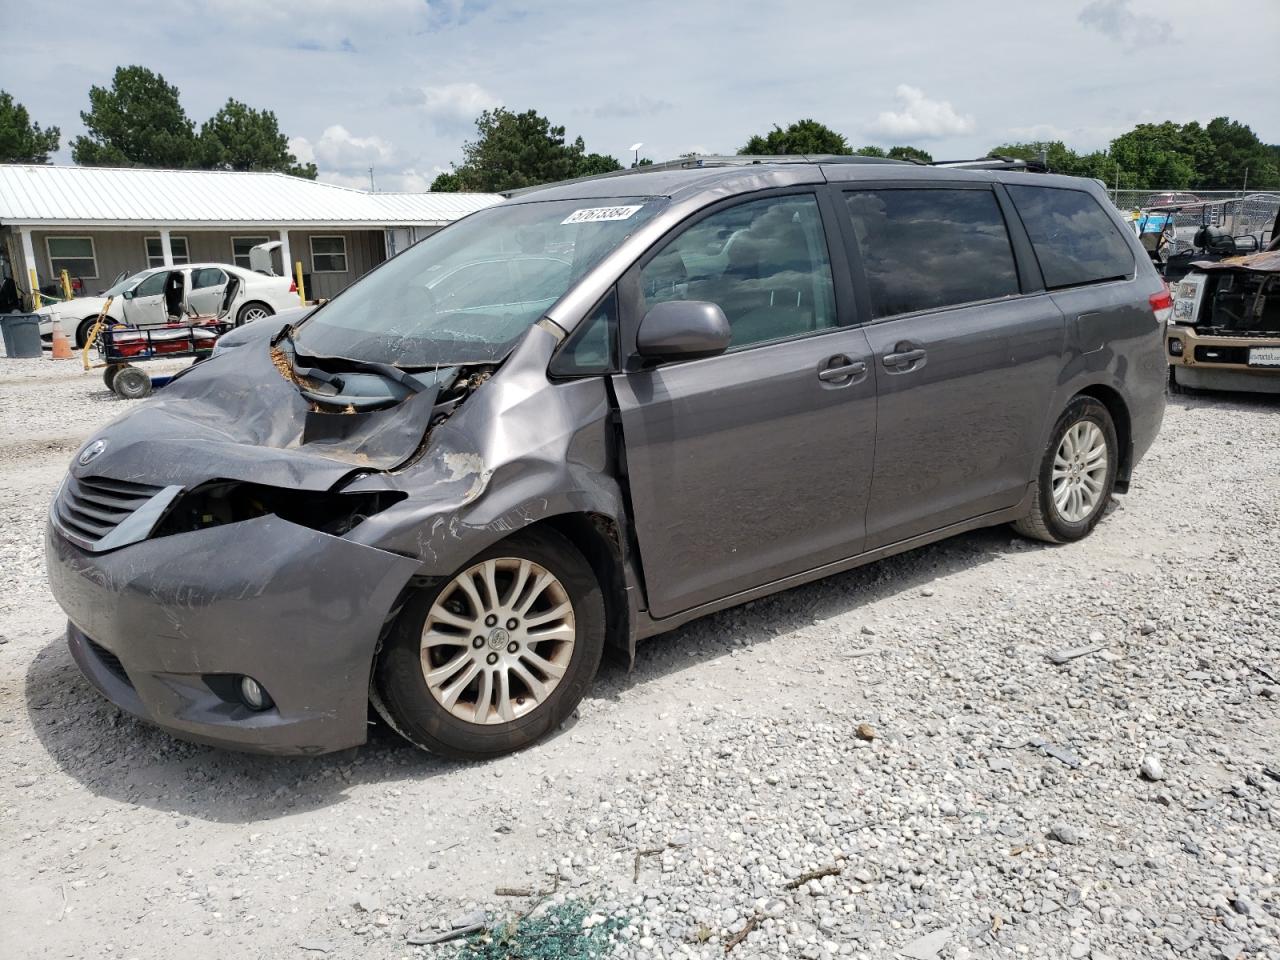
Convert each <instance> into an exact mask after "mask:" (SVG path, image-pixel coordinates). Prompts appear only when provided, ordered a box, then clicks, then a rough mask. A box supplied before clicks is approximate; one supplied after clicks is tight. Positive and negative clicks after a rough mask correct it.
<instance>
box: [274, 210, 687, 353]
mask: <svg viewBox="0 0 1280 960" xmlns="http://www.w3.org/2000/svg"><path fill="white" fill-rule="evenodd" d="M665 202H666V201H665V200H652V199H649V200H646V199H628V198H620V199H592V200H553V201H547V202H543V203H524V204H509V205H508V204H499V205H498V206H495V207H490V208H489V209H487V210H481V211H480V212H478V213H473V214H472V215H471V216H469V217H467V218H465V219H464V220H460V221H459V222H458V223H456V224H454V225H453V226H451V227H449V228H448V229H446V230H442V231H440V232H439V233H435V234H432V235H431V236H429V237H427V238H426V239H425V240H422V241H421V242H419V243H416V244H414V245H413V246H412V247H410V248H409V249H408V250H406V251H405V252H404V253H402V254H400V255H399V256H397V257H395V258H394V259H392V260H391V261H390V262H389V263H386V264H384V265H383V266H381V267H379V268H378V269H377V270H376V271H374V272H373V273H371V274H369V275H368V276H367V277H365V278H363V279H362V280H360V281H359V282H357V283H355V284H353V285H352V286H351V287H349V288H348V289H347V290H345V291H343V293H342V295H341V296H339V297H337V298H336V299H334V300H333V301H331V302H330V303H328V304H325V305H324V306H323V307H321V308H320V309H319V310H317V311H316V312H315V313H313V314H312V315H311V316H310V317H308V318H307V319H306V320H305V321H303V322H302V323H301V324H300V325H299V327H298V333H297V336H296V337H295V342H296V343H297V346H298V350H299V352H301V353H304V354H309V355H311V356H318V357H346V358H348V359H352V360H364V361H371V362H376V363H391V364H395V365H396V366H400V367H428V366H435V365H437V364H451V365H452V364H460V363H485V362H491V361H496V360H500V359H502V357H504V356H505V355H506V354H507V352H508V351H509V350H510V349H511V347H512V346H514V345H515V342H516V341H517V340H518V339H519V338H520V336H521V335H522V334H523V333H524V332H525V331H526V330H527V329H528V328H529V327H530V326H532V325H533V324H534V323H535V322H537V320H538V319H539V318H540V317H541V316H542V315H543V314H545V313H546V312H547V309H548V308H549V307H550V306H551V305H552V304H554V303H555V302H556V301H557V300H559V299H560V298H561V297H562V296H564V293H565V291H567V290H568V289H569V287H570V286H572V285H573V284H574V283H576V282H577V281H578V280H579V279H581V278H582V276H583V275H584V274H586V273H587V272H588V271H589V270H590V269H591V268H592V267H594V266H595V265H596V264H597V263H599V262H600V261H601V260H602V259H604V257H605V256H606V255H607V254H609V253H610V252H611V251H612V250H614V249H615V248H616V247H617V246H618V245H619V244H620V243H622V241H623V240H625V239H626V238H627V237H628V236H629V235H630V234H632V233H634V232H635V230H636V228H637V227H639V226H640V225H641V224H642V223H644V222H645V221H647V220H648V219H650V218H651V217H652V216H653V215H654V214H655V213H657V212H658V210H660V209H661V207H662V206H663V205H664V204H665Z"/></svg>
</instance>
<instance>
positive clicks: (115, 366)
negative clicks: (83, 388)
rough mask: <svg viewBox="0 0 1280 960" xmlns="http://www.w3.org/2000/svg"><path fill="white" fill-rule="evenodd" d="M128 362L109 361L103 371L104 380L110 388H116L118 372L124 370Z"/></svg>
mask: <svg viewBox="0 0 1280 960" xmlns="http://www.w3.org/2000/svg"><path fill="white" fill-rule="evenodd" d="M126 366H128V364H124V363H108V364H107V365H106V367H105V368H103V371H102V382H103V383H105V384H106V385H107V389H108V390H114V389H115V382H116V374H117V373H119V372H120V371H121V370H123V369H124V368H125V367H126Z"/></svg>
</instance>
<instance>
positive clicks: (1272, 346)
mask: <svg viewBox="0 0 1280 960" xmlns="http://www.w3.org/2000/svg"><path fill="white" fill-rule="evenodd" d="M1173 293H1174V313H1173V320H1172V322H1171V324H1170V326H1169V329H1168V334H1167V337H1166V348H1167V353H1168V359H1169V364H1170V367H1171V382H1172V383H1173V384H1174V385H1175V386H1178V387H1190V388H1193V389H1194V388H1198V389H1212V390H1245V391H1251V392H1257V393H1280V250H1271V251H1268V252H1265V253H1258V254H1254V255H1252V256H1248V257H1234V258H1231V259H1228V260H1222V261H1220V262H1217V263H1196V264H1193V265H1192V267H1191V271H1190V272H1189V273H1188V274H1187V275H1186V276H1185V277H1184V278H1183V279H1182V280H1181V281H1179V282H1178V283H1177V284H1176V285H1175V286H1174V288H1173Z"/></svg>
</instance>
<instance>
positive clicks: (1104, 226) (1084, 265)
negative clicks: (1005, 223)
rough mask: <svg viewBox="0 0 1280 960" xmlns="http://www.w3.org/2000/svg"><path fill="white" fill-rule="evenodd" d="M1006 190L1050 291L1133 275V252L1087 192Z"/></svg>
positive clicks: (1020, 187)
mask: <svg viewBox="0 0 1280 960" xmlns="http://www.w3.org/2000/svg"><path fill="white" fill-rule="evenodd" d="M1007 189H1008V191H1009V196H1010V197H1012V198H1013V205H1014V206H1015V207H1016V208H1017V210H1018V216H1020V217H1021V218H1022V223H1023V225H1024V226H1025V227H1026V228H1027V234H1028V236H1030V238H1031V246H1032V247H1033V248H1034V250H1035V253H1036V259H1037V260H1038V261H1039V262H1040V271H1041V273H1043V274H1044V284H1045V286H1046V287H1048V288H1049V289H1050V290H1057V289H1061V288H1063V287H1078V286H1082V285H1084V284H1089V283H1103V282H1105V281H1107V280H1120V279H1124V278H1127V277H1130V276H1132V275H1133V271H1134V259H1133V250H1132V249H1131V248H1130V247H1129V244H1128V243H1127V242H1126V241H1125V238H1124V236H1123V235H1122V234H1121V233H1120V228H1119V227H1118V226H1117V225H1116V223H1115V221H1114V220H1113V219H1112V218H1111V217H1109V216H1108V215H1107V212H1106V211H1105V210H1103V209H1102V207H1101V205H1100V204H1099V203H1098V201H1097V200H1095V199H1094V198H1093V197H1092V196H1091V195H1090V194H1088V193H1085V192H1084V191H1083V190H1070V189H1065V188H1061V187H1031V186H1008V188H1007Z"/></svg>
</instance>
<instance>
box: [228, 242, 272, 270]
mask: <svg viewBox="0 0 1280 960" xmlns="http://www.w3.org/2000/svg"><path fill="white" fill-rule="evenodd" d="M270 239H271V238H270V237H232V238H231V262H232V263H234V264H235V265H236V266H237V267H243V268H244V269H245V270H252V269H253V267H252V266H250V265H249V251H250V250H252V249H253V248H254V247H256V246H257V245H258V244H260V243H266V242H267V241H268V240H270Z"/></svg>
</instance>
